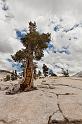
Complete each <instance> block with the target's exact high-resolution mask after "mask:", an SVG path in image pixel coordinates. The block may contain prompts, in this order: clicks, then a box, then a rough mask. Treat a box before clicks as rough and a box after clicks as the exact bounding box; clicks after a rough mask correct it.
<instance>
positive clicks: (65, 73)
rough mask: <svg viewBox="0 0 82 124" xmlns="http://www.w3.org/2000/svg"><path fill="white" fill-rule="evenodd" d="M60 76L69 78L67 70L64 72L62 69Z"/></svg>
mask: <svg viewBox="0 0 82 124" xmlns="http://www.w3.org/2000/svg"><path fill="white" fill-rule="evenodd" d="M62 74H63V75H64V76H65V77H69V72H68V69H67V70H64V69H63V68H62Z"/></svg>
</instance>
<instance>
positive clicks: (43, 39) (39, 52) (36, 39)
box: [12, 22, 50, 90]
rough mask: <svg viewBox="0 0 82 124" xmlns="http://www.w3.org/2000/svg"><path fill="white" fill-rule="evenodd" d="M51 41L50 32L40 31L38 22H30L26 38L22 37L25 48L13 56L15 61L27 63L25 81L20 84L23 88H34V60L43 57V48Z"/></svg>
mask: <svg viewBox="0 0 82 124" xmlns="http://www.w3.org/2000/svg"><path fill="white" fill-rule="evenodd" d="M49 41H50V34H49V33H42V34H41V33H39V32H38V31H37V28H36V23H35V22H34V23H32V22H29V31H28V32H27V34H26V35H25V37H24V38H21V43H22V44H23V46H24V47H25V48H24V49H22V50H19V51H17V52H16V54H15V55H13V56H12V58H13V59H14V60H15V61H18V62H22V63H25V64H24V65H25V67H24V68H25V71H24V81H23V83H22V84H21V86H20V89H21V90H29V89H31V88H33V86H34V85H33V73H34V70H33V60H40V59H41V57H43V55H44V54H43V50H44V49H46V48H47V47H48V43H49Z"/></svg>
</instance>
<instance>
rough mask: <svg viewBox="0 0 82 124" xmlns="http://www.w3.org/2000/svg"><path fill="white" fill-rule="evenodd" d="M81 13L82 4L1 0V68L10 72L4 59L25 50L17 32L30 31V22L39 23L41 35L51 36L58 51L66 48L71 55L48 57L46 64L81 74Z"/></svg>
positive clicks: (75, 0) (73, 0)
mask: <svg viewBox="0 0 82 124" xmlns="http://www.w3.org/2000/svg"><path fill="white" fill-rule="evenodd" d="M4 4H5V8H6V10H4V8H3V6H4ZM81 12H82V0H14V1H13V0H0V68H4V67H5V68H7V69H10V66H8V65H7V64H6V62H5V59H6V58H10V55H11V54H14V53H15V52H16V51H17V50H19V49H20V48H22V47H23V46H22V44H21V43H20V41H19V40H18V39H17V36H16V30H23V29H25V28H28V22H29V21H36V23H37V28H38V30H39V31H40V32H50V33H51V40H52V42H53V44H54V46H55V48H56V49H58V50H62V48H63V47H67V49H68V50H69V53H70V54H66V53H60V52H57V53H49V55H48V54H47V55H45V56H44V58H43V61H45V63H47V64H52V65H54V64H56V63H61V64H62V65H63V66H64V65H69V68H70V71H71V72H78V71H82V14H81ZM49 57H50V59H49ZM51 60H52V61H51Z"/></svg>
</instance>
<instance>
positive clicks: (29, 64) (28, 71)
mask: <svg viewBox="0 0 82 124" xmlns="http://www.w3.org/2000/svg"><path fill="white" fill-rule="evenodd" d="M31 88H33V60H32V59H31V58H28V59H27V61H26V68H25V72H24V82H23V83H22V84H21V90H30V89H31Z"/></svg>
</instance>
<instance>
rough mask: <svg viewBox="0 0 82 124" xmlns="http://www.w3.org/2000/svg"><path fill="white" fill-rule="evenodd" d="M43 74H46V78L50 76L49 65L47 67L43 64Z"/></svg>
mask: <svg viewBox="0 0 82 124" xmlns="http://www.w3.org/2000/svg"><path fill="white" fill-rule="evenodd" d="M42 68H43V74H44V76H45V77H46V76H48V67H47V65H45V64H43V67H42Z"/></svg>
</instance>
